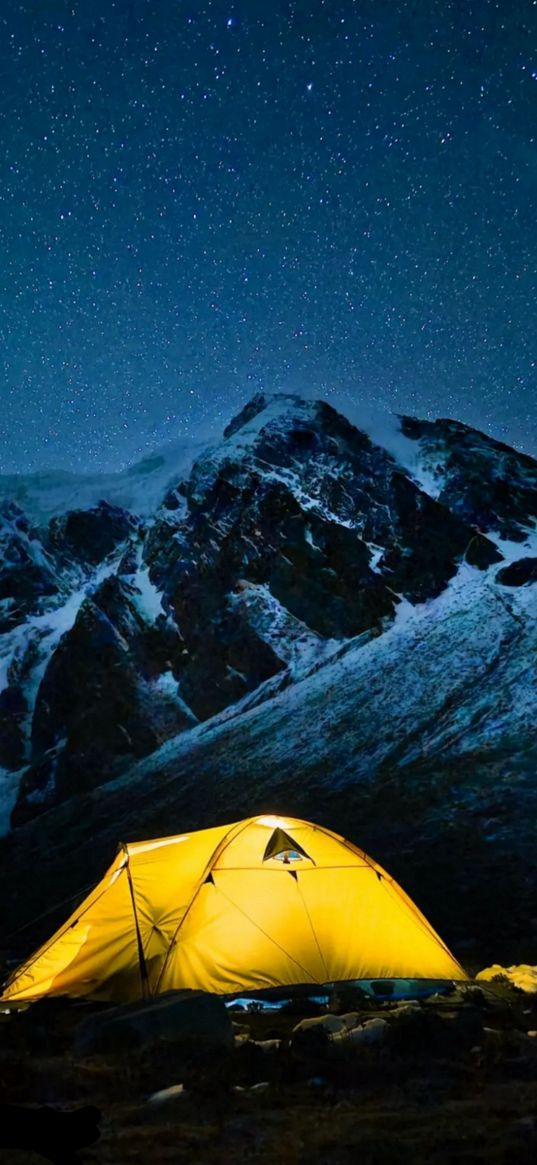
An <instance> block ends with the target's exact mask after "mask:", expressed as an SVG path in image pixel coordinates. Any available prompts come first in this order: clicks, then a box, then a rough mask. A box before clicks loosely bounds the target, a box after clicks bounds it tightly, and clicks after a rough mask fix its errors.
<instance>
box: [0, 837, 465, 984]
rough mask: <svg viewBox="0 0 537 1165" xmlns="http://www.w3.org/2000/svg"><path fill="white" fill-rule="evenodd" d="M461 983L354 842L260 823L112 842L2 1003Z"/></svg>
mask: <svg viewBox="0 0 537 1165" xmlns="http://www.w3.org/2000/svg"><path fill="white" fill-rule="evenodd" d="M466 977H467V976H466V975H465V972H464V971H463V969H462V967H461V966H460V965H459V963H457V962H456V960H455V959H454V958H453V956H452V955H451V954H450V952H449V951H448V949H447V947H446V946H445V945H444V943H443V942H442V940H441V939H440V938H439V937H438V935H437V934H436V933H435V931H434V930H433V929H432V927H431V926H430V925H429V923H428V922H427V921H426V919H425V918H424V917H423V915H422V914H421V913H420V911H419V910H418V909H417V907H416V906H414V904H413V903H412V902H411V901H410V899H409V898H408V897H407V895H406V894H405V893H404V892H403V890H401V888H400V887H399V886H398V885H397V883H396V882H394V880H393V878H391V877H390V875H389V874H387V873H386V872H385V871H384V870H383V869H381V867H380V866H378V865H377V864H376V862H374V861H372V860H371V858H369V857H367V855H366V854H364V853H362V851H361V850H359V849H357V848H356V846H354V845H351V843H350V842H348V841H345V840H344V839H343V838H342V837H339V836H338V834H336V833H332V832H331V831H330V830H329V829H324V828H323V827H321V826H318V825H311V824H310V823H309V822H307V821H299V820H297V819H294V818H280V817H270V816H266V817H263V816H261V817H250V818H248V819H247V820H245V821H238V822H236V823H235V824H234V825H221V826H218V827H217V828H215V829H204V830H201V831H200V832H197V833H190V834H184V835H181V836H178V837H166V838H162V839H160V840H158V841H144V842H138V843H136V844H133V845H128V846H127V845H125V846H122V847H121V849H120V851H119V852H118V855H117V857H116V859H115V861H114V863H113V864H112V866H111V867H110V869H109V870H108V871H107V873H106V874H105V876H104V878H103V879H102V881H101V882H99V884H98V885H97V886H96V887H95V889H94V890H93V892H92V893H91V894H90V895H89V897H88V898H86V900H85V901H84V902H83V903H82V904H81V905H80V906H79V907H78V909H77V910H76V911H75V913H74V914H73V915H72V916H71V917H70V918H69V919H68V921H67V922H66V923H65V925H64V926H62V927H61V928H60V930H58V931H57V932H56V934H54V935H53V936H52V938H51V939H50V940H49V941H48V942H47V943H45V944H44V946H42V947H41V948H40V950H38V951H37V952H36V953H35V954H34V955H33V956H32V957H31V958H30V959H29V960H28V962H26V963H25V964H24V965H23V966H22V967H19V969H18V970H17V971H16V972H15V973H14V974H13V975H12V977H11V979H10V980H9V981H8V983H7V985H6V987H5V989H4V994H3V995H2V1001H3V1002H15V1001H18V1000H32V999H39V998H40V997H41V996H43V995H74V996H81V995H83V996H94V997H97V998H100V999H112V1000H125V999H136V998H139V997H141V996H143V995H146V994H147V995H153V994H158V993H159V992H162V991H169V990H170V989H172V988H179V987H191V988H201V989H202V990H205V991H213V992H217V993H218V994H230V993H235V992H238V991H244V990H259V989H261V988H266V987H280V986H291V985H293V984H309V983H312V984H315V983H317V984H320V983H327V982H334V981H338V980H348V979H400V978H404V979H466Z"/></svg>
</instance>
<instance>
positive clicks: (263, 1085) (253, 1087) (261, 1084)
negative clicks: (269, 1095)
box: [233, 1080, 270, 1095]
mask: <svg viewBox="0 0 537 1165" xmlns="http://www.w3.org/2000/svg"><path fill="white" fill-rule="evenodd" d="M267 1088H270V1083H269V1081H268V1080H259V1081H258V1082H257V1084H246V1085H243V1084H236V1085H235V1087H234V1089H233V1091H234V1092H242V1093H245V1094H246V1095H248V1094H249V1093H253V1094H254V1095H255V1093H256V1092H266V1090H267Z"/></svg>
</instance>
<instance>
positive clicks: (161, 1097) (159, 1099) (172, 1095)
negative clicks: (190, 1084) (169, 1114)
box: [147, 1084, 188, 1106]
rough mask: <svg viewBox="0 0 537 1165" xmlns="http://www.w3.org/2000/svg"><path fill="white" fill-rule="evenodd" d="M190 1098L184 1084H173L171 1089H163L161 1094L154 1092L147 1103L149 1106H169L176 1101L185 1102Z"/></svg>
mask: <svg viewBox="0 0 537 1165" xmlns="http://www.w3.org/2000/svg"><path fill="white" fill-rule="evenodd" d="M186 1096H188V1093H187V1090H186V1088H185V1086H184V1084H172V1085H170V1087H169V1088H161V1089H160V1092H154V1093H153V1095H152V1096H150V1097H149V1100H148V1101H147V1103H148V1104H153V1105H159V1106H161V1105H167V1104H169V1103H170V1101H171V1102H173V1101H175V1100H178V1099H180V1100H183V1099H184V1098H185V1097H186Z"/></svg>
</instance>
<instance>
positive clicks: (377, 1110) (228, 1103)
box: [0, 985, 537, 1165]
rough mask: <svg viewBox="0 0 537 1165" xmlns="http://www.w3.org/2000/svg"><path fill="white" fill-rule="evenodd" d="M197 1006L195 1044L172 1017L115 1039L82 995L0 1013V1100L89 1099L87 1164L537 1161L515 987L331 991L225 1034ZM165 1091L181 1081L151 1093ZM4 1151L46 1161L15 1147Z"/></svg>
mask: <svg viewBox="0 0 537 1165" xmlns="http://www.w3.org/2000/svg"><path fill="white" fill-rule="evenodd" d="M192 999H193V1003H194V1005H195V1004H196V1000H195V999H194V998H193V997H192ZM205 999H206V997H205ZM183 1003H184V1001H183ZM198 1003H199V996H198ZM188 1006H189V1009H190V1008H191V1004H190V1003H189V1004H188ZM218 1006H220V1005H219V1004H218ZM328 1010H329V1015H330V1017H331V1018H329V1017H327V1012H328ZM304 1013H307V1014H308V1020H307V1022H306V1024H305V1026H301V1027H300V1029H299V1030H298V1031H297V1030H296V1028H297V1025H298V1024H302V1023H303V1018H304ZM197 1014H198V1013H197V1012H196V1015H197ZM103 1016H104V1022H105V1027H104V1034H103V1029H102V1027H99V1023H100V1021H101V1019H102V1018H103ZM199 1016H200V1018H199V1035H198V1036H196V1037H195V1038H193V1036H192V1034H191V1033H190V1035H188V1036H185V1035H183V1036H181V1032H180V1026H181V1025H180V1024H179V1026H178V1025H177V1013H176V1012H174V1016H172V1019H173V1022H171V1023H170V1027H169V1035H170V1037H171V1038H162V1033H161V1034H160V1037H159V1038H158V1039H156V1038H154V1033H153V1036H152V1035H151V1034H150V1033H149V1032H145V1033H143V1032H142V1035H140V1031H138V1034H137V1036H136V1038H134V1036H133V1034H132V1032H131V1033H130V1034H129V1033H128V1032H126V1031H125V1030H124V1029H123V1028H122V1029H121V1031H120V1032H118V1031H117V1030H116V1033H115V1035H114V1036H113V1038H111V1037H110V1031H109V1028H108V1027H107V1026H106V1025H107V1023H108V1013H105V1011H104V1010H103V1009H102V1008H101V1009H98V1008H96V1007H95V1006H90V1005H88V1004H73V1003H63V1002H62V1001H59V1002H47V1003H42V1004H38V1005H36V1006H35V1007H34V1008H32V1009H30V1010H27V1011H25V1012H23V1013H19V1014H18V1015H14V1016H6V1015H3V1016H2V1017H1V1021H2V1022H1V1024H0V1074H1V1085H2V1096H1V1100H2V1102H4V1103H7V1102H9V1103H21V1104H28V1103H32V1104H53V1105H58V1106H62V1107H66V1108H70V1107H75V1106H77V1105H87V1104H91V1105H96V1106H98V1107H99V1108H100V1109H101V1110H102V1114H103V1118H102V1135H101V1139H100V1141H99V1143H98V1144H97V1145H95V1146H94V1147H93V1148H91V1149H86V1150H84V1151H82V1152H81V1154H80V1162H87V1163H88V1165H89V1163H90V1162H95V1163H97V1162H99V1163H103V1165H104V1163H105V1162H106V1163H107V1165H120V1163H123V1162H125V1163H130V1162H132V1163H134V1162H136V1163H140V1165H141V1163H142V1162H143V1163H144V1165H145V1163H153V1162H154V1163H158V1162H170V1163H171V1162H173V1163H174V1165H182V1163H185V1165H186V1163H187V1162H188V1163H189V1165H190V1163H192V1162H200V1163H203V1165H228V1163H229V1165H231V1163H232V1162H233V1165H236V1163H237V1162H239V1161H240V1162H244V1161H263V1162H271V1161H273V1162H278V1165H325V1163H328V1162H329V1163H331V1165H351V1162H352V1163H353V1165H354V1162H360V1165H425V1163H429V1162H431V1163H435V1165H436V1163H438V1165H448V1163H449V1165H481V1163H483V1165H484V1163H485V1162H486V1163H487V1165H507V1163H509V1165H525V1163H526V1162H528V1163H529V1162H534V1161H535V1159H536V1158H537V1034H536V1029H537V1003H535V1002H533V1001H532V1000H531V999H529V1000H528V997H525V996H523V995H521V994H519V993H516V992H514V991H511V990H510V989H507V988H500V987H497V986H496V985H493V986H492V987H491V988H489V987H486V988H485V989H481V988H476V987H470V988H469V990H468V991H466V992H464V991H460V990H458V991H456V992H454V993H453V994H452V995H450V996H446V997H443V998H439V997H433V999H432V1000H429V1001H426V1002H422V1003H410V1004H408V1003H399V1004H397V1003H395V1004H394V1003H378V1002H376V1001H372V1002H367V1001H365V1000H363V999H362V998H361V997H360V995H359V994H350V993H349V992H347V993H346V994H345V993H343V994H342V993H341V992H340V993H339V995H338V996H336V997H335V998H333V999H332V1000H331V1002H330V1008H329V1009H327V1008H322V1007H320V1006H318V1005H315V1004H312V1003H308V1002H302V1003H297V1002H294V1003H293V1004H292V1005H288V1008H287V1010H286V1009H283V1010H280V1011H276V1012H269V1013H267V1012H263V1013H260V1012H256V1011H254V1012H251V1011H248V1012H244V1011H243V1012H234V1013H233V1015H232V1017H230V1018H232V1019H233V1021H234V1027H233V1029H231V1027H230V1021H229V1020H228V1018H227V1016H224V1015H223V1013H222V1015H221V1016H220V1019H218V1017H217V1022H216V1024H215V1026H214V1029H213V1032H212V1034H211V1024H210V1023H208V1020H207V1014H206V1013H205V1012H204V1013H203V1015H202V1013H201V1012H200V1013H199ZM342 1016H344V1017H345V1018H342ZM311 1020H313V1021H314V1022H313V1023H311V1022H310V1021H311ZM211 1022H212V1021H211ZM81 1024H82V1028H81V1027H80V1025H81ZM81 1032H82V1035H81ZM528 1033H532V1034H528ZM213 1036H214V1039H213ZM172 1085H182V1086H183V1089H182V1091H181V1090H177V1089H176V1090H175V1093H174V1094H172V1095H170V1096H164V1097H163V1098H160V1100H159V1099H157V1100H155V1099H154V1094H155V1092H157V1091H159V1090H163V1089H167V1088H169V1087H170V1086H172ZM151 1097H153V1099H152V1100H151V1099H150V1098H151ZM0 1159H1V1160H2V1162H6V1165H7V1163H8V1162H12V1163H13V1165H31V1163H32V1162H34V1163H36V1165H37V1162H38V1161H39V1160H40V1159H41V1160H42V1158H38V1157H37V1156H35V1155H34V1154H31V1153H24V1152H22V1151H15V1150H6V1151H4V1152H3V1153H2V1152H1V1151H0Z"/></svg>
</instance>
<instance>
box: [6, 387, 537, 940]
mask: <svg viewBox="0 0 537 1165" xmlns="http://www.w3.org/2000/svg"><path fill="white" fill-rule="evenodd" d="M398 424H399V434H398V440H397V441H396V442H394V441H393V439H392V440H390V441H389V442H388V441H387V444H389V446H390V450H391V451H388V449H387V448H383V447H382V446H381V445H380V444H379V443H378V438H377V440H375V441H373V440H372V439H371V437H370V436H369V435H368V434H367V433H365V432H364V431H361V430H360V429H357V428H356V427H355V426H353V425H352V424H351V423H350V422H349V421H348V420H347V419H346V418H345V417H343V416H342V415H341V414H339V413H337V412H336V411H335V410H334V409H333V408H331V407H330V406H329V405H327V404H325V403H324V402H321V401H318V402H313V401H304V400H300V399H299V398H296V397H292V396H286V395H279V396H272V397H265V396H257V397H255V398H254V399H253V400H252V401H251V402H250V403H249V404H248V405H247V406H246V408H245V409H244V410H243V411H242V413H241V414H240V415H239V416H238V417H237V418H235V420H234V421H233V422H232V423H231V424H230V425H229V426H228V428H227V430H226V431H225V434H224V439H223V441H222V442H221V443H219V444H218V445H215V446H213V447H211V448H207V449H205V450H204V451H203V452H202V453H201V454H200V455H199V456H198V457H197V458H195V460H194V463H193V464H192V465H191V467H190V469H185V470H183V471H181V469H182V467H180V468H179V469H178V472H177V474H176V475H171V476H170V477H168V479H167V481H166V491H165V493H164V495H163V496H162V497H161V499H160V504H159V505H158V506H156V507H155V508H154V510H153V512H152V513H151V514H148V513H147V511H146V512H145V513H144V514H140V513H138V514H136V515H133V514H131V513H129V512H127V511H126V510H125V509H124V508H123V507H120V506H119V505H117V501H116V502H110V500H109V499H106V501H102V502H101V503H100V504H99V505H93V504H92V505H90V506H88V507H87V508H86V509H78V510H75V511H74V512H68V513H63V514H62V515H57V516H56V517H55V518H54V519H53V520H52V521H50V522H49V523H48V525H46V526H43V525H42V526H40V527H38V526H31V525H30V522H29V521H28V518H27V516H26V515H25V514H24V513H23V512H22V511H21V509H20V506H19V508H17V506H16V505H15V503H14V502H13V500H11V501H9V502H6V503H4V508H3V527H2V530H3V534H1V535H0V536H1V537H2V538H3V542H2V545H3V546H5V547H6V548H7V549H6V552H5V565H4V571H3V578H4V582H3V584H2V585H3V590H2V592H1V594H2V596H3V597H2V599H1V601H0V613H1V616H0V617H1V618H2V620H3V622H2V629H3V636H2V639H3V642H4V646H3V648H2V652H3V659H4V665H3V666H4V671H3V677H4V678H3V681H2V683H3V686H2V690H1V692H0V745H1V748H2V763H3V765H4V769H5V774H6V775H5V777H4V782H5V803H6V807H7V806H8V805H10V806H12V807H13V813H12V823H13V825H14V826H15V828H14V829H13V830H12V832H11V833H10V835H9V837H8V838H7V839H6V840H5V842H4V843H3V846H2V848H1V852H0V867H2V872H3V873H4V876H5V878H6V879H8V880H9V883H10V885H11V886H12V887H13V890H12V893H11V894H10V895H9V899H10V901H9V907H8V909H9V911H10V912H11V914H12V916H13V917H15V916H17V917H19V918H20V917H21V916H22V917H23V918H24V919H26V918H29V917H31V916H32V914H33V913H39V912H40V910H42V908H43V905H44V903H45V902H48V903H50V902H51V901H52V902H53V901H55V900H59V899H61V898H63V897H64V896H65V884H66V881H67V882H69V884H73V889H74V890H75V891H76V890H77V889H80V888H81V887H82V885H83V883H84V884H85V883H86V882H88V881H90V880H91V879H92V878H94V877H96V876H97V875H98V873H99V870H100V869H101V868H102V865H103V863H104V862H106V861H107V860H108V859H109V858H110V856H111V854H112V853H113V851H114V847H115V843H117V839H118V837H119V836H123V837H127V838H128V837H132V838H140V837H143V836H150V835H158V834H159V833H160V834H162V833H164V834H165V833H169V832H174V831H177V830H183V829H188V828H194V827H200V826H201V825H204V824H209V823H211V822H217V821H226V820H233V819H235V818H237V817H239V816H241V815H246V814H250V813H252V812H253V813H255V812H257V811H258V810H259V811H261V810H265V811H266V810H267V809H270V810H272V811H274V810H278V811H281V812H283V813H285V812H288V813H293V814H298V815H302V816H306V817H310V818H312V819H313V820H320V821H324V822H326V823H327V824H330V825H331V826H332V827H335V828H336V829H337V828H339V829H340V831H341V832H343V833H345V834H347V835H351V836H352V837H353V838H354V839H355V840H356V841H357V842H359V844H361V845H363V846H365V847H366V848H369V849H370V850H371V852H372V853H373V854H374V855H375V856H376V857H377V858H378V860H380V861H382V862H383V863H385V864H386V865H387V866H388V867H389V868H390V869H391V870H393V872H394V874H395V875H396V876H397V877H398V878H400V879H401V880H402V881H403V883H404V884H405V885H406V887H407V888H408V889H409V890H410V891H411V892H412V893H413V894H414V896H415V897H416V898H417V900H418V901H419V903H420V905H422V906H424V907H426V908H427V910H428V911H429V913H430V914H431V916H432V917H433V919H434V921H435V922H436V923H437V925H438V926H439V927H440V928H442V929H443V930H444V931H445V932H446V937H449V938H451V940H452V941H455V943H456V944H457V943H458V945H459V953H461V954H464V947H465V944H467V946H468V949H469V950H470V949H471V943H472V942H474V944H477V946H476V949H478V950H479V952H480V954H481V953H482V954H483V956H485V954H486V957H487V958H488V957H489V949H488V946H487V944H489V945H490V944H491V943H492V945H494V944H497V943H498V942H500V943H501V944H503V945H502V946H501V949H500V950H499V949H498V946H497V945H495V946H494V950H492V949H491V950H490V955H491V956H494V957H495V958H497V957H501V958H508V957H510V954H512V955H513V957H515V947H516V944H517V936H518V935H520V934H523V935H524V936H525V939H526V942H527V944H529V945H531V944H532V943H533V944H534V946H535V945H536V944H537V900H536V894H535V886H536V884H537V882H536V879H535V872H536V871H535V857H534V852H533V851H534V845H533V838H532V833H533V829H532V822H533V821H534V820H535V808H536V806H535V779H534V774H535V765H536V761H537V743H536V740H535V732H534V724H535V718H536V712H537V707H536V704H537V698H536V693H535V658H536V652H535V649H536V646H537V643H536V639H537V631H536V622H535V613H536V602H535V598H536V593H537V592H536V589H535V586H534V583H535V581H536V578H537V571H536V566H537V538H536V536H535V516H536V515H537V464H536V463H535V462H534V461H532V460H531V459H530V458H527V457H524V456H523V455H522V454H519V453H517V452H516V451H514V450H512V449H509V448H508V447H506V446H504V445H501V444H500V443H498V442H495V441H493V440H492V439H490V438H488V437H486V436H485V435H483V434H480V433H477V432H476V431H475V430H472V429H469V428H467V427H466V426H464V425H462V424H459V423H457V422H453V421H435V422H423V421H419V420H416V419H415V418H409V417H403V418H400V420H399V422H398ZM92 500H93V499H92ZM19 502H20V498H19ZM21 571H22V576H24V578H25V579H26V580H27V581H26V582H25V583H24V585H22V584H21V582H20V579H21ZM36 572H37V573H36ZM10 579H11V580H12V583H11V584H10V581H9V580H10ZM21 592H23V593H21ZM34 862H35V863H39V868H40V871H41V874H40V878H39V879H37V880H34V881H32V883H31V884H30V885H29V884H28V878H27V876H25V873H24V871H25V869H27V868H28V863H31V864H33V863H34ZM500 871H501V872H500ZM491 886H493V887H494V890H493V892H491ZM519 954H520V952H517V957H518V955H519ZM523 954H524V958H525V959H526V961H527V959H528V958H529V957H534V956H530V955H529V953H528V948H527V945H526V946H525V947H524V952H523Z"/></svg>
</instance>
